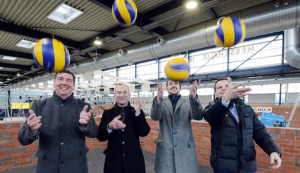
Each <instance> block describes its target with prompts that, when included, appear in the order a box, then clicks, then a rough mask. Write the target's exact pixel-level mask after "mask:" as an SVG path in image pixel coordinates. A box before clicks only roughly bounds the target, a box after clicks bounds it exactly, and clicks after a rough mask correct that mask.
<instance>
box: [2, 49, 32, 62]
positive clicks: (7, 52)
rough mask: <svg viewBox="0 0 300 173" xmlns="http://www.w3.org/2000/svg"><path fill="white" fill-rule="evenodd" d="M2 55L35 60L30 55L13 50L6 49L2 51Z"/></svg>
mask: <svg viewBox="0 0 300 173" xmlns="http://www.w3.org/2000/svg"><path fill="white" fill-rule="evenodd" d="M0 55H5V56H14V57H18V58H24V59H31V60H33V56H32V54H30V53H23V52H17V51H13V50H5V49H0Z"/></svg>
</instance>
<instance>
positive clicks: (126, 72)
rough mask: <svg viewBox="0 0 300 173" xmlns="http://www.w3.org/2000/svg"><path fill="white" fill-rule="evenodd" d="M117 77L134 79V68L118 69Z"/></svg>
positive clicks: (132, 66)
mask: <svg viewBox="0 0 300 173" xmlns="http://www.w3.org/2000/svg"><path fill="white" fill-rule="evenodd" d="M118 77H120V78H133V79H134V78H135V66H134V65H130V66H125V67H120V68H119V70H118Z"/></svg>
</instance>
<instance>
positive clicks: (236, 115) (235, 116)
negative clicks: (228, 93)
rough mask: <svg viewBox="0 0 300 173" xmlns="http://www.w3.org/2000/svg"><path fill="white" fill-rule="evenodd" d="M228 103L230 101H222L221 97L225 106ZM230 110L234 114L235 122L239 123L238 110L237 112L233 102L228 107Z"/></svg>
mask: <svg viewBox="0 0 300 173" xmlns="http://www.w3.org/2000/svg"><path fill="white" fill-rule="evenodd" d="M229 103H230V101H229V102H224V101H223V99H222V105H223V106H225V107H226V108H227V107H228V106H229ZM230 112H231V113H232V115H233V116H234V118H235V120H236V122H237V123H239V115H238V112H237V109H236V105H235V104H234V103H233V106H232V108H231V109H230Z"/></svg>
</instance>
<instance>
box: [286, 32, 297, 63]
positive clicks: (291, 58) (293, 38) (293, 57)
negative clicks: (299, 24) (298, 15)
mask: <svg viewBox="0 0 300 173" xmlns="http://www.w3.org/2000/svg"><path fill="white" fill-rule="evenodd" d="M299 32H300V29H299V28H294V29H288V30H286V31H285V32H284V36H285V51H286V54H285V55H286V56H285V59H286V60H287V62H288V63H289V65H290V66H292V67H295V68H298V69H300V49H299V48H300V42H299V37H300V35H299Z"/></svg>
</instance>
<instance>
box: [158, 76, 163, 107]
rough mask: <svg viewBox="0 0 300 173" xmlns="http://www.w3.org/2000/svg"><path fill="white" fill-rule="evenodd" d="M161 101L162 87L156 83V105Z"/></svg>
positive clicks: (159, 83)
mask: <svg viewBox="0 0 300 173" xmlns="http://www.w3.org/2000/svg"><path fill="white" fill-rule="evenodd" d="M162 100H163V87H162V83H161V82H160V81H158V82H157V96H156V102H157V103H158V104H160V103H161V101H162Z"/></svg>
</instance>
